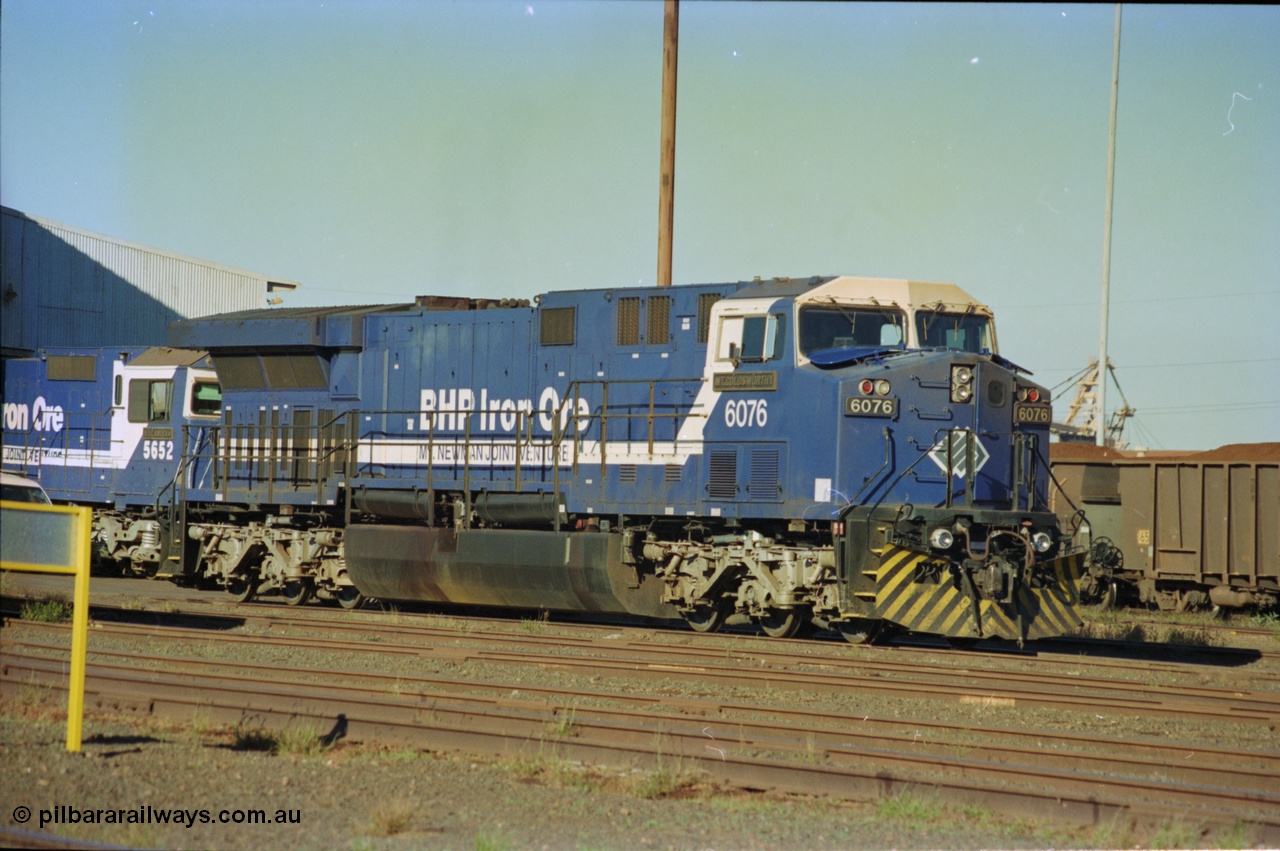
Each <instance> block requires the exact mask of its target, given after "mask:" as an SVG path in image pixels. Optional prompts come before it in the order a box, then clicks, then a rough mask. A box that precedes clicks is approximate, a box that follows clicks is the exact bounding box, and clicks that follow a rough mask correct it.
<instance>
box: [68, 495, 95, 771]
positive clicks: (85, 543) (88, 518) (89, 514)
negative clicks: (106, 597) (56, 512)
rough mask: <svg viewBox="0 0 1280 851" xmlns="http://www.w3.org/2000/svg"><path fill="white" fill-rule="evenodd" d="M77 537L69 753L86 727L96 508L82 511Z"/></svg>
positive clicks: (72, 628) (75, 545)
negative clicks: (86, 680)
mask: <svg viewBox="0 0 1280 851" xmlns="http://www.w3.org/2000/svg"><path fill="white" fill-rule="evenodd" d="M76 511H77V513H78V515H79V516H78V517H77V518H76V519H77V521H78V522H77V523H76V526H77V527H78V528H77V529H76V537H75V543H74V547H75V561H76V588H75V596H74V598H73V600H72V610H71V683H70V687H69V688H68V689H67V750H69V751H74V752H78V751H79V750H80V734H81V731H82V730H83V728H84V667H85V656H87V655H88V653H89V561H90V558H91V552H92V551H91V549H90V546H91V541H92V538H93V509H91V508H78V509H76Z"/></svg>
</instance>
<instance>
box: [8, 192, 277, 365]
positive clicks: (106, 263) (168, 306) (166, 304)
mask: <svg viewBox="0 0 1280 851" xmlns="http://www.w3.org/2000/svg"><path fill="white" fill-rule="evenodd" d="M0 211H2V212H3V216H2V217H0V218H2V219H3V227H2V228H0V315H2V316H3V319H2V320H0V348H2V350H0V354H2V355H3V356H4V357H6V358H7V357H23V356H28V355H31V354H34V353H35V352H36V351H37V350H39V349H41V348H44V347H46V346H116V345H163V344H164V341H165V336H166V330H167V328H168V325H169V323H170V322H172V321H174V320H176V319H190V318H193V317H197V316H208V315H210V314H214V313H226V312H229V311H235V310H250V309H253V308H261V307H263V306H265V305H266V304H267V303H268V299H269V298H270V296H269V295H268V294H269V293H272V292H275V291H279V290H292V289H296V288H297V286H298V285H297V284H296V283H293V282H291V281H284V280H279V279H275V278H271V277H268V276H267V275H263V274H260V273H258V272H249V271H246V270H244V269H236V268H233V267H230V266H224V265H222V264H220V263H211V262H209V261H207V260H198V259H196V258H194V257H186V256H183V255H181V254H174V253H173V252H170V251H163V250H161V249H158V248H150V247H148V246H145V245H137V244H135V243H132V242H126V241H124V240H120V239H116V238H114V237H110V236H104V235H102V234H99V233H93V232H91V231H87V230H83V229H80V228H75V227H71V226H70V225H65V224H62V223H60V222H55V221H52V220H50V219H45V218H41V217H39V216H32V215H28V214H26V213H22V212H19V211H18V210H13V209H10V208H9V207H0Z"/></svg>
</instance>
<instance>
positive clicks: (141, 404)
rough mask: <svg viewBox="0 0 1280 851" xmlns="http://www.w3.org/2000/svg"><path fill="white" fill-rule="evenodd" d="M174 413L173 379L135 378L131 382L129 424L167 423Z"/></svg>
mask: <svg viewBox="0 0 1280 851" xmlns="http://www.w3.org/2000/svg"><path fill="white" fill-rule="evenodd" d="M172 411H173V379H169V378H166V379H154V378H135V379H133V380H132V381H130V382H129V422H131V423H167V422H168V421H169V416H170V414H171V413H172Z"/></svg>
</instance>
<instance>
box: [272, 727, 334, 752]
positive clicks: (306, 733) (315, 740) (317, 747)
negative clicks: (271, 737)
mask: <svg viewBox="0 0 1280 851" xmlns="http://www.w3.org/2000/svg"><path fill="white" fill-rule="evenodd" d="M330 747H332V745H330V744H329V743H328V742H326V741H325V738H324V736H321V735H320V734H319V733H317V732H316V731H315V730H314V729H312V728H310V727H307V726H304V725H301V724H287V725H285V727H284V729H282V730H281V731H280V732H279V733H277V734H276V736H275V742H274V744H273V746H272V748H271V752H272V753H278V754H292V755H294V756H319V755H320V754H322V753H324V752H325V751H327V750H328V749H329V748H330Z"/></svg>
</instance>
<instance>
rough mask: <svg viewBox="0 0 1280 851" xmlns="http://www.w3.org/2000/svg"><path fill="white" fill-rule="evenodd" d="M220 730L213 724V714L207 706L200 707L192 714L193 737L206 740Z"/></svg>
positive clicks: (191, 727)
mask: <svg viewBox="0 0 1280 851" xmlns="http://www.w3.org/2000/svg"><path fill="white" fill-rule="evenodd" d="M217 728H218V725H217V724H214V723H213V717H212V714H211V713H210V712H209V708H208V707H207V706H198V707H196V711H195V712H193V713H191V726H190V729H191V735H193V736H196V737H198V738H204V737H205V736H207V735H209V734H210V733H212V732H214V731H215V730H216V729H217Z"/></svg>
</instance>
